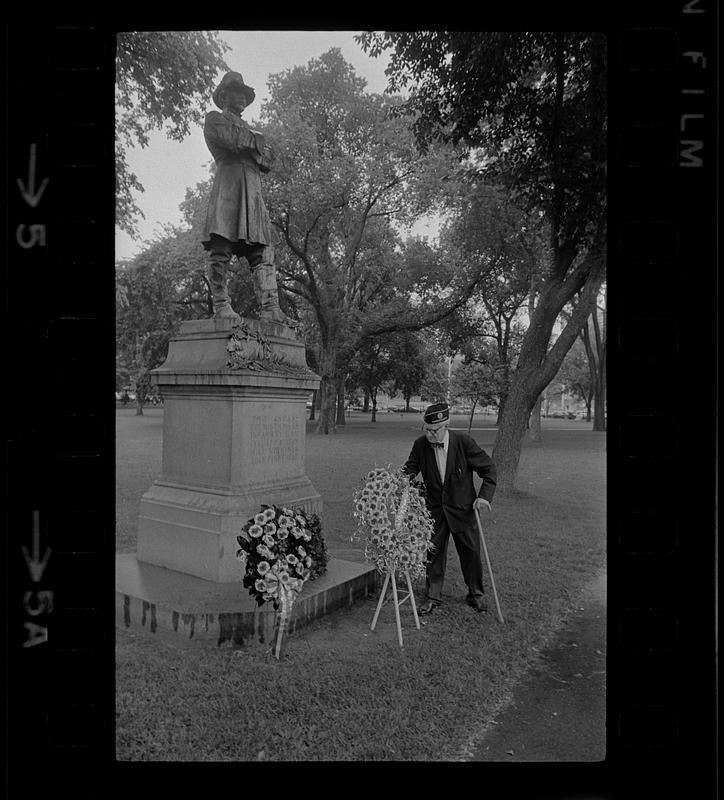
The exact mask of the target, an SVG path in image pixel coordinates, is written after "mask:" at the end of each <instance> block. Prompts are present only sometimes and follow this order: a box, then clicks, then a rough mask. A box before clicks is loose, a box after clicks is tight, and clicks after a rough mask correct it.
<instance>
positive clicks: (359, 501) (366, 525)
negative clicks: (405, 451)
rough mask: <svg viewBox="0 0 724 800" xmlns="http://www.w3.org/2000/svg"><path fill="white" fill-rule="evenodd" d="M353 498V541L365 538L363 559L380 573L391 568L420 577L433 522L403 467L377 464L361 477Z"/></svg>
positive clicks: (422, 573) (412, 576)
mask: <svg viewBox="0 0 724 800" xmlns="http://www.w3.org/2000/svg"><path fill="white" fill-rule="evenodd" d="M353 499H354V508H355V510H354V516H355V517H356V519H357V532H356V533H355V534H353V535H352V541H358V540H363V541H364V543H365V559H366V560H367V561H370V562H372V563H374V565H375V566H376V567H377V569H378V570H379V571H380V572H382V573H386V572H389V571H390V570H394V571H395V572H407V573H408V574H409V575H410V577H411V578H421V577H423V576H424V575H425V563H426V561H427V556H428V553H429V551H430V550H431V549H432V543H431V541H430V539H431V538H432V534H433V523H432V517H431V516H430V512H429V511H428V509H427V505H426V503H425V500H424V497H423V495H422V494H421V492H420V491H419V489H418V488H417V487H416V485H415V484H411V483H410V477H409V476H408V475H407V473H405V472H403V471H402V468H398V469H392V467H391V466H388V467H387V468H380V467H376V468H375V469H373V470H371V471H370V472H368V473H367V475H366V476H365V477H364V478H363V485H362V487H361V488H359V489H357V490H356V491H355V493H354V495H353Z"/></svg>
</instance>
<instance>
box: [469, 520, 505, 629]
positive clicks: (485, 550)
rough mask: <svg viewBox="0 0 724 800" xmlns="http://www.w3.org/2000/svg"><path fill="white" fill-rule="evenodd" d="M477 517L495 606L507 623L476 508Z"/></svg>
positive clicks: (501, 619)
mask: <svg viewBox="0 0 724 800" xmlns="http://www.w3.org/2000/svg"><path fill="white" fill-rule="evenodd" d="M474 511H475V519H476V520H477V523H478V530H479V531H480V541H481V542H482V543H483V553H485V563H486V564H487V565H488V574H489V575H490V585H491V586H492V587H493V596H494V597H495V607H496V608H497V609H498V619H499V620H500V621H501V622H502V623H505V620H504V619H503V612H502V611H501V610H500V603H499V602H498V593H497V591H496V590H495V578H494V577H493V568H492V567H491V566H490V557H489V556H488V548H487V547H486V546H485V536H484V535H483V524H482V522H481V521H480V512H479V511H478V509H477V508H476V509H474Z"/></svg>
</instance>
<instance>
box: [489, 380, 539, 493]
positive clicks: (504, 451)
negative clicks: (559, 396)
mask: <svg viewBox="0 0 724 800" xmlns="http://www.w3.org/2000/svg"><path fill="white" fill-rule="evenodd" d="M517 383H518V381H516V380H515V379H514V381H513V386H514V391H513V392H511V394H510V396H509V397H508V403H507V406H506V409H505V419H504V420H503V422H502V424H500V425H499V426H498V435H497V436H496V437H495V446H494V448H493V454H492V458H493V462H494V463H495V469H496V472H497V491H499V492H506V491H509V490H511V489H514V488H515V476H516V474H517V472H518V462H519V461H520V451H521V447H522V445H523V438H524V437H525V431H526V425H527V423H528V418H529V417H530V412H531V406H530V405H528V404H527V403H526V402H525V396H524V395H525V394H526V393H525V392H524V391H523V388H522V387H521V390H520V391H515V387H516V384H517ZM534 402H535V401H534ZM531 405H532V404H531Z"/></svg>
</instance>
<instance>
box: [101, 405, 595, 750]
mask: <svg viewBox="0 0 724 800" xmlns="http://www.w3.org/2000/svg"><path fill="white" fill-rule="evenodd" d="M162 414H163V412H162V410H161V409H149V410H148V412H147V413H146V414H144V416H143V417H136V416H135V413H134V411H133V410H132V409H128V410H123V411H119V412H118V429H117V434H118V445H117V462H118V468H117V483H118V489H117V492H118V494H117V503H118V505H117V542H118V549H119V550H123V551H132V550H134V549H135V526H136V519H137V515H138V503H139V500H140V497H141V495H142V494H143V492H145V491H146V490H147V489H148V487H149V486H150V484H151V482H152V481H153V479H154V478H155V477H156V476H157V474H158V473H159V472H160V458H161V452H160V449H161V425H162ZM493 424H494V420H493V419H492V418H489V417H476V422H475V426H476V427H480V428H484V430H474V431H473V435H474V436H475V438H476V440H477V441H478V442H479V444H480V445H481V446H482V447H483V448H484V449H485V450H487V451H488V452H491V450H492V445H493V442H494V436H495V430H494V429H493ZM543 424H544V441H543V443H542V444H540V445H533V444H529V445H527V446H526V447H525V448H524V450H523V454H522V457H521V462H520V470H519V479H518V487H519V490H518V491H516V492H515V493H513V494H512V495H509V496H500V497H498V498H496V500H495V502H494V506H493V507H494V512H493V513H492V514H489V515H487V516H486V518H485V519H486V543H487V545H488V550H489V553H490V558H491V561H492V563H493V569H494V574H495V581H496V586H497V588H498V593H499V595H500V600H501V605H502V608H503V613H504V615H505V618H506V624H505V625H501V624H499V623H498V621H497V619H496V617H495V613H494V603H493V599H492V594H491V592H490V589H489V588H488V600H489V605H490V607H491V613H489V614H475V613H474V612H473V611H472V610H471V609H469V608H468V607H467V606H466V605H465V603H464V595H465V587H464V583H463V580H462V575H461V573H460V568H459V562H458V560H457V554H456V553H455V551H454V547H453V546H452V545H451V548H450V551H449V554H448V570H447V577H446V585H445V593H444V601H445V602H444V604H443V606H442V607H441V609H440V610H439V612H438V613H436V614H435V615H433V616H432V617H429V618H427V620H426V621H425V624H424V625H423V627H422V628H421V630H420V631H417V630H415V628H414V624H413V621H412V618H411V614H410V610H409V605H408V604H405V605H404V606H403V607H402V614H403V635H404V641H405V646H404V649H403V650H400V648H399V647H398V645H397V640H396V630H395V624H394V614H393V611H392V608H391V607H390V606H385V607H384V608H383V611H382V614H381V617H380V621H379V622H378V625H377V628H376V629H375V631H374V632H372V631H370V630H369V623H370V621H371V619H372V614H373V613H374V607H375V600H374V599H372V598H370V599H369V600H367V601H365V602H363V603H360V604H358V605H357V606H355V607H354V608H352V609H350V610H348V611H341V612H337V613H335V614H332V615H331V616H330V617H327V618H323V619H321V620H318V621H316V622H315V623H313V624H312V625H310V626H308V627H306V628H304V629H301V630H300V631H298V632H296V633H295V634H294V635H292V636H291V637H290V638H289V640H288V645H287V656H286V659H285V660H283V661H282V662H280V663H277V662H275V661H273V660H271V659H270V658H269V657H268V656H267V655H266V654H265V653H264V652H263V651H262V650H261V649H250V650H238V651H232V650H214V649H208V650H192V649H185V650H181V649H176V648H174V647H172V646H170V645H167V644H165V643H163V642H158V641H156V640H155V639H146V638H144V637H141V636H134V635H133V634H131V633H129V632H127V631H125V630H120V629H119V630H118V636H117V682H116V687H117V726H116V740H117V757H118V758H119V760H165V761H255V760H260V761H265V760H270V761H277V760H289V761H299V760H327V761H333V760H352V761H354V760H371V761H387V760H395V761H400V760H424V761H438V760H458V759H459V758H460V753H461V752H462V751H463V750H464V748H465V744H466V742H467V741H468V739H469V737H470V735H471V733H472V732H474V731H475V730H476V729H480V728H481V727H483V726H484V725H485V724H486V722H487V721H489V720H490V718H491V717H492V716H493V715H494V713H495V711H496V709H497V708H498V707H499V706H500V704H501V703H502V702H503V701H504V700H505V698H506V697H507V696H508V695H509V692H510V690H511V688H512V686H513V685H514V684H515V682H516V681H517V680H518V679H519V678H520V677H521V676H522V675H523V674H524V672H525V671H526V670H527V669H528V668H529V666H530V665H531V664H532V663H533V662H534V661H535V659H536V654H537V652H538V651H539V650H540V649H541V648H542V647H543V646H545V644H546V642H547V641H548V640H549V639H550V637H551V636H552V634H553V633H554V632H555V631H556V630H557V629H558V628H559V626H560V624H561V622H562V620H563V619H564V618H565V616H566V614H567V613H568V612H569V610H570V609H571V607H572V605H573V604H574V603H575V601H576V599H577V597H578V595H579V594H580V592H581V591H582V589H583V587H584V586H585V585H586V584H587V583H588V582H590V581H591V580H592V579H593V578H594V576H595V575H596V573H597V572H598V571H599V570H600V569H601V567H602V566H603V565H604V564H605V521H604V517H605V508H604V502H605V454H604V448H605V436H604V435H602V434H597V433H593V432H591V431H590V430H589V428H590V425H588V424H587V423H584V422H577V421H567V420H565V421H564V420H561V421H558V420H544V422H543ZM313 425H314V423H310V424H309V429H308V435H307V473H308V475H309V477H310V478H311V480H312V483H313V484H314V486H315V487H316V488H317V490H318V491H319V492H320V493H321V495H322V498H323V502H324V512H323V524H324V533H325V538H326V540H327V544H328V548H329V550H330V553H331V554H332V555H333V556H336V557H341V558H347V559H349V560H356V561H361V560H362V553H361V550H360V548H359V547H358V546H356V545H353V544H352V543H351V542H350V541H349V535H350V533H351V532H352V530H353V527H354V522H353V518H352V514H351V501H350V498H351V494H352V491H353V490H354V488H356V487H357V486H358V484H359V481H360V479H361V476H362V475H363V474H364V473H365V472H366V471H367V470H368V469H369V468H370V467H371V466H373V465H374V464H387V463H392V464H395V465H396V464H399V463H401V462H402V461H404V460H405V458H406V457H407V454H408V452H409V449H410V445H411V443H412V440H413V439H414V437H415V436H416V435H418V433H419V417H418V416H416V415H397V414H394V415H393V414H390V415H384V414H383V415H380V417H379V421H378V422H377V423H376V424H374V425H373V424H372V423H370V422H369V417H368V416H367V415H361V414H354V415H353V416H352V417H351V419H350V420H349V423H348V425H347V426H346V427H345V428H344V429H342V430H341V431H340V432H339V433H337V434H335V435H330V436H317V435H316V434H314V433H313ZM453 427H456V428H461V429H463V430H466V429H467V421H466V420H465V419H464V418H463V417H460V418H454V419H453ZM486 577H487V575H486ZM486 586H488V587H489V581H488V582H487V583H486ZM240 588H241V587H240ZM421 589H422V587H421V586H419V587H418V591H417V592H416V594H417V595H418V596H419V595H420V593H421ZM602 646H603V643H602ZM602 735H603V734H602Z"/></svg>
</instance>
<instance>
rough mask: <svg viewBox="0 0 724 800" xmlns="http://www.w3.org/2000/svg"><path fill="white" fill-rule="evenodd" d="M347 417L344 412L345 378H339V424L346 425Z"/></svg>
mask: <svg viewBox="0 0 724 800" xmlns="http://www.w3.org/2000/svg"><path fill="white" fill-rule="evenodd" d="M346 424H347V418H346V417H345V414H344V379H343V378H338V379H337V425H346Z"/></svg>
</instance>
